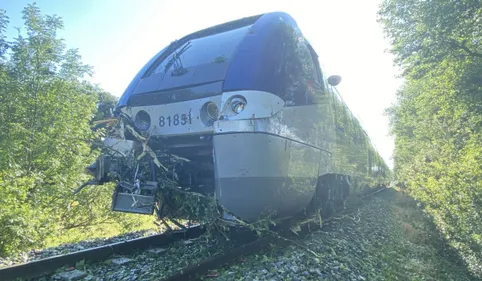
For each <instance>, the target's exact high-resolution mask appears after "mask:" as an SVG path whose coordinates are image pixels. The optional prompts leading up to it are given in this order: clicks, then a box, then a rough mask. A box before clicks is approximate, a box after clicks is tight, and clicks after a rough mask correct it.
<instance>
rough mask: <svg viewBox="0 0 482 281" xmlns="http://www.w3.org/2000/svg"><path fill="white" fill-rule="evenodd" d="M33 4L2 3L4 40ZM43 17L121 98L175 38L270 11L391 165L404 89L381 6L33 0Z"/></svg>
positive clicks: (367, 0)
mask: <svg viewBox="0 0 482 281" xmlns="http://www.w3.org/2000/svg"><path fill="white" fill-rule="evenodd" d="M32 2H33V1H28V0H2V1H0V9H5V10H6V11H7V15H8V16H9V17H10V29H9V30H8V31H7V36H8V37H10V38H13V37H14V36H15V35H16V32H17V31H16V30H15V29H14V27H22V26H23V20H22V19H21V11H22V9H23V8H24V7H25V6H26V5H27V4H28V3H32ZM35 2H36V3H37V6H38V7H39V8H40V9H41V11H42V13H43V14H49V15H52V14H56V15H58V16H60V17H62V18H63V21H64V30H63V31H62V32H59V36H60V37H62V38H64V39H65V43H66V44H67V46H68V47H70V48H78V49H79V52H80V54H81V55H82V58H83V62H84V63H87V64H89V65H91V66H92V67H93V68H94V75H93V77H92V81H94V82H95V83H97V84H99V85H100V86H101V87H102V88H103V89H105V90H106V91H108V92H110V93H111V94H113V95H115V96H120V95H121V94H122V93H123V92H124V90H125V88H126V87H127V85H128V84H129V83H130V81H131V80H132V78H133V77H134V76H135V75H136V74H137V72H138V71H139V70H140V69H141V68H142V67H143V66H144V64H145V63H146V62H147V61H148V60H149V59H150V58H151V57H152V56H153V55H154V54H156V53H157V52H158V51H159V50H161V49H162V48H164V47H165V46H166V45H168V44H169V43H170V42H172V41H173V40H175V39H179V38H181V37H183V36H184V35H187V34H189V33H191V32H194V31H197V30H200V29H203V28H207V27H209V26H212V25H216V24H220V23H223V22H227V21H231V20H234V19H238V18H242V17H247V16H251V15H256V14H261V13H265V12H272V11H284V12H287V13H288V14H290V15H291V16H292V17H293V18H294V19H295V20H296V21H297V23H298V26H299V27H300V29H301V31H302V33H303V34H304V35H305V37H306V38H307V39H308V41H310V43H311V45H312V46H313V48H314V49H315V50H316V52H317V53H318V55H319V57H320V61H321V63H322V67H323V68H324V69H325V71H327V72H328V73H330V74H338V75H341V77H342V82H341V83H340V85H339V86H338V90H339V91H340V94H341V96H342V97H343V99H344V101H345V102H346V104H347V105H348V107H349V108H350V110H351V111H352V112H353V113H354V114H355V116H357V117H358V119H359V120H360V121H361V123H362V125H363V127H364V128H365V130H366V131H367V133H368V135H369V136H370V138H371V140H372V143H373V144H374V145H375V146H376V148H377V150H378V151H379V153H380V155H381V156H382V157H383V158H384V159H385V161H386V162H387V164H388V165H389V166H390V167H393V160H392V154H393V149H394V142H393V138H392V137H391V136H389V127H388V117H387V116H385V115H384V110H385V109H386V108H387V107H389V106H390V105H391V104H392V103H393V102H394V101H395V93H396V91H397V89H398V88H399V87H400V86H401V83H402V82H401V80H400V79H397V78H396V75H397V73H398V70H397V68H396V67H395V66H394V65H393V56H392V55H391V54H389V53H388V51H387V50H388V49H389V47H390V45H389V43H388V40H386V39H385V38H384V35H383V32H382V28H381V25H380V24H379V23H378V22H377V14H376V13H377V10H378V6H379V4H380V2H381V0H364V1H360V0H337V1H328V0H323V1H316V3H317V4H314V3H315V1H313V0H296V1H293V0H292V1H282V0H277V1H276V0H275V1H260V0H255V1H253V0H243V1H236V2H234V1H232V2H230V1H226V0H224V1H221V0H203V1H194V0H190V1H174V0H173V1H169V0H158V1H155V0H137V1H134V0H130V1H127V0H102V1H101V0H81V1H79V0H77V1H74V0H57V1H54V0H37V1H35Z"/></svg>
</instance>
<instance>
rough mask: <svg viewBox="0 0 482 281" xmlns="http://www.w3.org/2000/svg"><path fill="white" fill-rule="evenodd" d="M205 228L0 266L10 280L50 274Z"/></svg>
mask: <svg viewBox="0 0 482 281" xmlns="http://www.w3.org/2000/svg"><path fill="white" fill-rule="evenodd" d="M203 232H204V231H203V229H202V227H201V226H199V225H198V226H193V227H190V228H187V229H186V230H182V231H173V232H170V233H163V234H158V235H152V236H148V237H141V238H137V239H132V240H128V241H124V242H118V243H113V244H109V245H104V246H100V247H95V248H90V249H86V250H82V251H78V252H74V253H70V254H66V255H58V256H53V257H50V258H46V259H41V260H36V261H32V262H27V263H22V264H17V265H13V266H9V267H4V268H0V280H1V281H7V280H16V279H30V278H35V277H40V276H43V275H47V274H50V273H52V272H54V271H55V270H57V269H59V268H61V267H63V266H69V265H75V264H76V263H77V262H79V261H82V260H83V261H86V262H87V261H88V262H91V261H99V260H103V259H106V258H107V257H109V256H111V255H113V254H124V253H129V252H132V251H134V250H142V249H148V248H150V247H162V246H166V245H168V244H170V243H172V242H174V241H179V240H183V239H192V238H196V237H199V236H200V235H201V234H202V233H203Z"/></svg>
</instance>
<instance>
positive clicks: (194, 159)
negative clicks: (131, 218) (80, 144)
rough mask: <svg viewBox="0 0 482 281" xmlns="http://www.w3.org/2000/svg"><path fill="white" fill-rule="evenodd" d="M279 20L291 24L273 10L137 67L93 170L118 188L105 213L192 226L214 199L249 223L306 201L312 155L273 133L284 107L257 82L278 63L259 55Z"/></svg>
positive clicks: (313, 171) (180, 44)
mask: <svg viewBox="0 0 482 281" xmlns="http://www.w3.org/2000/svg"><path fill="white" fill-rule="evenodd" d="M283 21H292V22H293V23H294V21H293V20H292V19H291V18H290V17H289V16H288V15H286V14H284V13H273V14H268V15H261V16H254V17H250V18H244V19H241V20H237V21H233V22H230V23H227V24H223V25H219V26H215V27H212V28H208V29H206V30H202V31H199V32H196V33H193V34H191V35H188V36H186V37H184V38H182V39H180V40H178V41H175V42H173V43H171V45H169V46H168V47H166V48H165V49H164V50H162V51H160V52H159V53H158V54H157V55H156V56H154V57H153V58H152V59H151V61H149V62H148V63H147V64H146V65H145V67H144V68H143V69H142V70H141V71H140V72H139V73H138V75H137V76H136V77H135V78H134V80H133V81H132V82H131V84H130V85H129V86H128V88H127V90H126V91H125V93H124V94H123V96H122V97H121V98H120V101H119V103H118V105H117V107H116V110H115V114H116V116H117V117H118V120H119V122H118V123H117V125H116V127H115V130H114V131H113V133H112V136H111V137H110V138H107V139H105V141H104V146H105V152H104V154H103V155H102V157H100V158H99V159H98V161H97V162H96V164H95V165H93V166H92V167H91V170H92V172H93V173H94V174H96V180H97V182H99V183H102V182H106V181H114V182H116V183H117V185H116V189H115V192H114V196H113V200H112V209H113V210H115V211H121V212H132V213H140V214H152V213H153V212H154V211H155V212H157V215H158V216H159V217H169V218H181V219H193V220H196V218H197V217H198V216H201V215H207V214H206V212H207V210H208V209H209V208H210V207H209V206H208V205H209V203H201V201H202V200H207V201H209V200H211V199H212V201H213V202H215V204H216V206H215V207H214V209H213V210H214V211H215V212H218V213H219V215H220V217H224V218H225V219H233V218H234V217H237V218H239V219H242V220H245V221H249V222H252V221H256V220H257V219H259V218H260V217H264V216H267V215H270V213H271V214H274V215H275V216H278V217H279V216H290V215H293V214H294V213H296V212H299V211H301V210H302V209H303V208H304V207H305V206H306V205H307V204H308V203H309V201H310V200H311V198H312V197H313V193H314V189H315V185H316V178H317V176H318V169H319V162H320V155H319V151H318V150H316V149H314V148H312V147H310V146H306V145H301V144H300V142H297V141H290V140H289V139H288V138H287V137H281V136H280V135H279V134H278V133H279V132H280V130H283V128H285V127H286V126H284V127H283V126H280V125H279V123H278V122H277V121H276V120H278V121H279V116H280V113H281V112H282V111H283V109H284V107H285V101H284V100H283V99H282V98H280V97H279V95H276V94H274V93H273V91H269V89H268V88H269V87H272V85H270V86H267V87H268V88H266V87H265V88H263V86H262V85H263V82H264V81H263V80H264V79H266V77H264V75H265V74H264V73H265V71H264V70H262V69H261V68H262V67H263V66H266V65H269V64H270V63H271V65H273V64H272V63H273V62H276V63H278V62H277V61H278V59H276V61H273V58H269V57H263V56H262V54H263V53H266V51H268V50H267V49H266V48H271V47H272V46H271V45H269V43H268V42H270V40H271V41H272V39H273V38H272V36H278V35H277V34H276V32H274V31H273V30H272V29H271V28H270V26H271V25H273V22H276V24H280V22H283ZM270 46H271V47H270ZM269 60H271V61H269ZM272 72H275V71H274V70H273V71H272ZM260 85H261V86H260ZM284 130H285V131H287V130H286V128H285V129H284ZM288 131H289V130H288ZM277 132H278V133H277ZM285 133H286V132H285ZM286 134H289V132H287V133H286ZM298 152H300V153H301V154H300V155H301V156H299V157H298V158H299V159H297V160H296V159H295V158H296V157H295V155H296V153H298ZM295 160H296V161H298V164H299V165H297V166H295V165H292V164H293V161H295ZM305 164H308V165H305ZM192 203H194V204H192ZM196 204H197V205H196ZM203 204H204V205H203Z"/></svg>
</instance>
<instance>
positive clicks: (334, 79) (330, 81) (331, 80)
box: [328, 75, 341, 87]
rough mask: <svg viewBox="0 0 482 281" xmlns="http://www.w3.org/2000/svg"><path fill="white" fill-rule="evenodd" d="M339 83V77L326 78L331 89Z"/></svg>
mask: <svg viewBox="0 0 482 281" xmlns="http://www.w3.org/2000/svg"><path fill="white" fill-rule="evenodd" d="M340 82H341V76H340V75H332V76H330V77H328V84H330V85H331V86H333V87H334V86H336V85H338V84H340Z"/></svg>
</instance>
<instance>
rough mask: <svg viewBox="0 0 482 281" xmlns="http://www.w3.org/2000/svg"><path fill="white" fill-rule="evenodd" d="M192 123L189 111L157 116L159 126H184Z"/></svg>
mask: <svg viewBox="0 0 482 281" xmlns="http://www.w3.org/2000/svg"><path fill="white" fill-rule="evenodd" d="M188 124H189V125H190V124H192V117H191V112H189V113H188V114H184V113H183V114H174V115H172V116H171V115H168V116H161V117H159V126H160V127H166V126H167V127H171V126H184V125H188Z"/></svg>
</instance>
